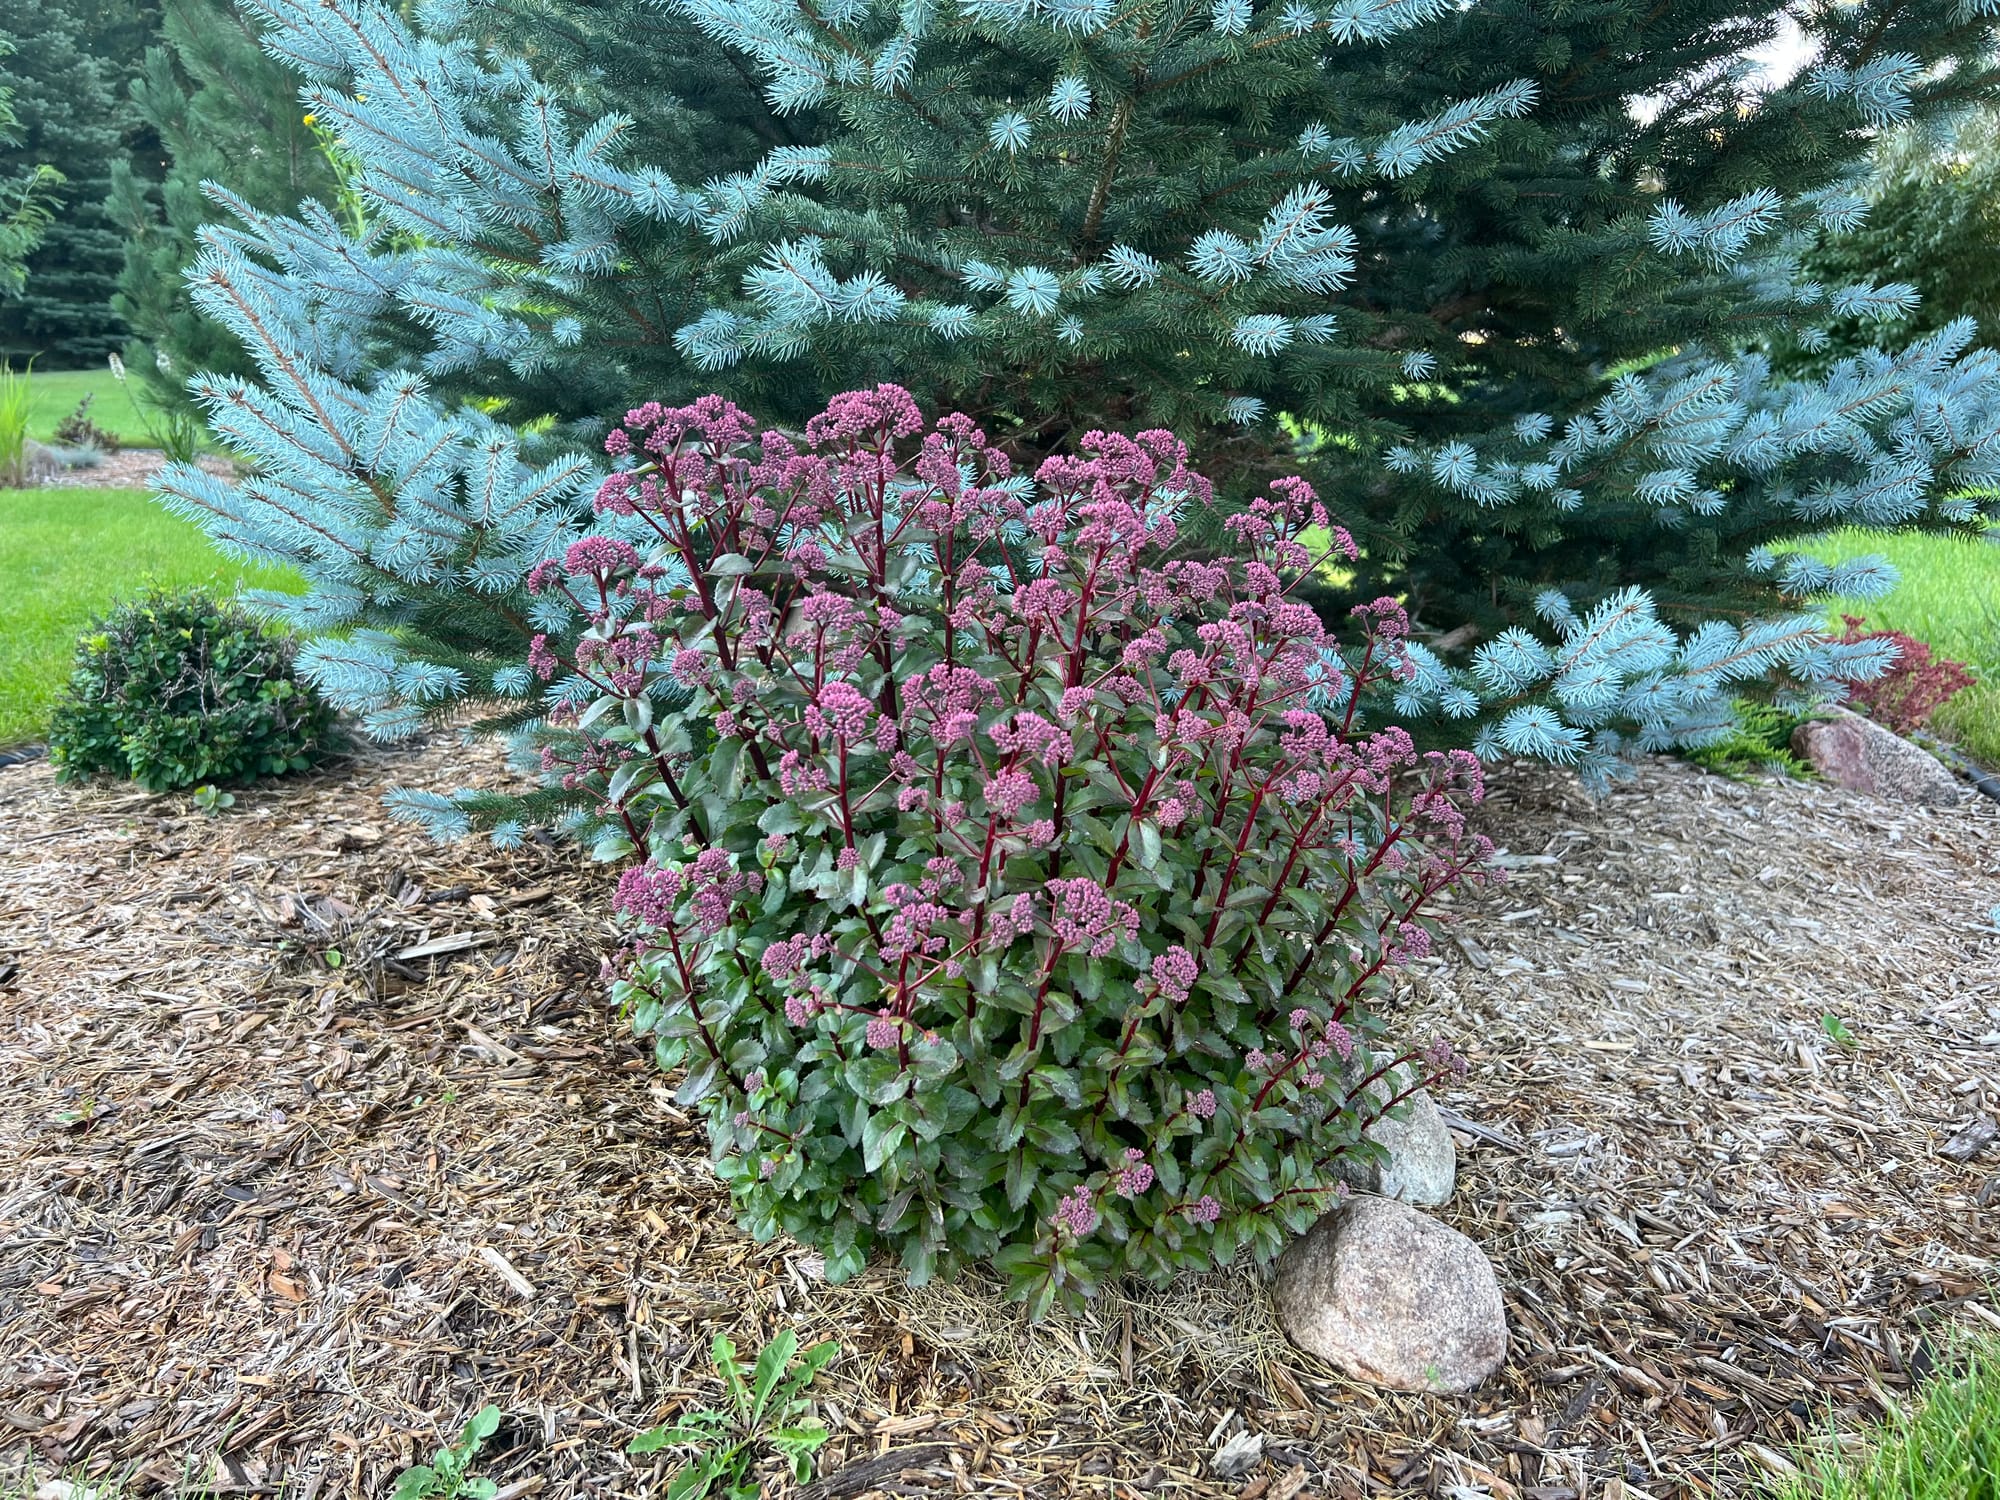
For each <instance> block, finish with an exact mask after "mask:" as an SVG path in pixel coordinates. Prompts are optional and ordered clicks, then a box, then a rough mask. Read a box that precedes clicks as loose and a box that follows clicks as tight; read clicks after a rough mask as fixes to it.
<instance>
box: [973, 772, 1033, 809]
mask: <svg viewBox="0 0 2000 1500" xmlns="http://www.w3.org/2000/svg"><path fill="white" fill-rule="evenodd" d="M1039 791H1040V788H1038V787H1037V786H1036V785H1035V778H1034V777H1032V776H1030V775H1029V774H1028V773H1027V772H1026V771H1021V770H1012V771H1002V772H1001V773H1000V774H999V775H998V776H995V777H994V778H993V779H992V780H991V781H989V782H987V783H986V805H987V806H988V807H989V808H991V809H992V810H993V812H994V813H995V814H996V815H997V816H999V817H1002V818H1012V817H1013V816H1014V815H1015V814H1016V813H1018V812H1020V810H1021V809H1022V808H1024V807H1026V806H1027V805H1028V804H1029V803H1030V802H1033V801H1034V800H1035V797H1036V795H1037V794H1038V793H1039Z"/></svg>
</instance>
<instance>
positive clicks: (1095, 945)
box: [531, 386, 1489, 1313]
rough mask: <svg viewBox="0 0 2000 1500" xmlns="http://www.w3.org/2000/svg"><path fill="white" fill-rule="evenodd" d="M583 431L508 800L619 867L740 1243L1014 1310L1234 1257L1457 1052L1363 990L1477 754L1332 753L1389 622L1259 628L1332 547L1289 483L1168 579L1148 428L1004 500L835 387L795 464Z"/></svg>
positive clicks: (761, 442)
mask: <svg viewBox="0 0 2000 1500" xmlns="http://www.w3.org/2000/svg"><path fill="white" fill-rule="evenodd" d="M607 446H608V447H609V448H610V450H611V452H612V453H613V454H614V455H618V456H620V457H621V459H626V460H628V461H632V462H631V466H630V467H629V468H628V469H627V470H626V471H624V472H620V473H617V474H614V475H613V476H612V477H611V478H610V480H609V481H608V482H606V483H605V485H604V486H603V488H602V490H601V491H600V492H599V494H598V496H597V500H596V508H597V511H598V512H599V514H600V517H601V520H602V521H603V522H604V523H605V531H606V533H607V534H604V535H596V536H590V537H586V538H584V539H582V540H580V541H577V542H575V543H574V544H573V545H570V546H569V547H568V548H567V551H566V554H565V555H564V556H563V558H562V559H561V560H560V561H550V562H545V563H543V564H542V565H541V566H539V567H538V568H537V569H535V571H534V573H533V575H532V580H531V584H532V587H533V588H534V589H535V590H536V591H537V593H538V595H539V596H540V597H541V599H542V600H544V601H548V600H551V599H553V600H557V601H561V602H563V603H565V604H566V605H567V606H568V607H570V608H572V609H574V610H575V611H576V612H577V614H578V615H579V616H580V617H581V618H582V620H585V621H587V622H588V628H587V629H586V630H584V632H583V633H582V635H581V637H580V638H578V637H577V636H575V635H571V636H568V637H567V638H566V639H567V640H568V641H570V642H573V643H574V644H564V643H563V640H562V639H559V638H558V637H557V636H556V635H555V634H550V635H545V636H542V637H538V638H537V640H536V642H535V649H534V655H533V658H532V665H533V669H534V670H535V671H536V672H537V673H538V674H539V675H541V676H542V677H543V678H544V679H547V680H550V681H552V682H553V683H554V684H555V686H556V694H557V696H558V698H560V699H564V700H566V701H567V702H568V703H570V704H571V705H572V706H571V707H570V708H568V709H564V710H561V711H559V712H558V713H557V714H556V715H555V716H554V718H555V720H556V721H557V722H556V724H555V727H554V728H553V729H552V730H551V731H550V738H549V740H548V742H547V743H546V745H545V746H544V748H543V751H542V754H543V762H544V770H545V772H546V774H547V775H549V776H551V777H553V778H556V779H558V780H560V781H561V782H563V783H564V784H565V785H567V786H568V787H570V788H571V789H572V790H574V789H578V788H585V787H588V788H594V789H598V795H599V796H601V799H602V800H601V804H600V805H599V807H598V809H597V811H598V814H599V816H601V817H603V818H604V819H605V820H606V824H607V826H608V827H609V828H610V829H612V830H614V831H613V832H612V833H611V834H610V835H609V845H608V847H607V846H606V843H605V841H600V852H603V853H613V852H617V851H618V850H619V849H622V848H625V847H629V848H630V849H632V850H633V851H635V852H637V853H638V854H640V855H642V856H643V861H642V862H640V863H635V864H634V865H633V866H632V867H631V868H629V869H628V870H627V871H626V872H625V874H624V875H623V877H622V878H621V880H620V881H619V886H618V896H617V903H618V907H619V909H620V911H621V912H622V913H623V915H624V916H625V917H626V918H627V919H628V920H629V922H630V923H631V924H632V926H633V927H634V929H635V951H634V956H633V958H632V960H631V963H630V966H629V969H628V971H627V973H626V976H625V977H624V978H623V979H622V980H621V981H620V982H619V984H618V985H617V987H616V994H617V998H618V1000H619V1002H620V1004H621V1005H622V1006H623V1007H624V1009H625V1010H626V1011H627V1013H629V1015H630V1017H631V1020H632V1023H633V1025H634V1026H636V1027H637V1028H638V1030H639V1031H640V1032H642V1033H644V1034H646V1035H648V1036H650V1037H652V1038H654V1039H655V1043H656V1048H657V1053H658V1058H659V1061H660V1063H661V1065H662V1066H663V1067H666V1068H670V1069H672V1068H679V1069H685V1077H684V1080H683V1082H682V1084H681V1087H680V1093H679V1097H680V1098H681V1100H683V1101H684V1102H687V1103H691V1104H697V1105H699V1106H700V1107H701V1108H702V1109H703V1110H704V1111H705V1112H706V1115H707V1119H708V1124H709V1130H710V1139H711V1143H712V1148H713V1155H714V1159H715V1162H716V1165H717V1169H718V1171H719V1172H720V1173H721V1175H722V1177H723V1178H724V1180H725V1181H726V1182H727V1183H728V1184H729V1186H730V1189H731V1191H732V1193H733V1195H734V1198H735V1202H736V1206H737V1209H738V1211H739V1213H740V1215H741V1216H742V1218H743V1220H744V1221H745V1223H746V1224H747V1225H748V1227H749V1228H750V1229H751V1231H752V1232H753V1233H755V1234H756V1235H758V1236H759V1237H768V1236H770V1235H772V1234H774V1233H777V1232H779V1231H783V1232H785V1233H787V1234H790V1235H792V1236H793V1237H795V1238H797V1239H799V1240H801V1241H803V1242H805V1243H807V1244H810V1245H813V1246H815V1247H817V1248H818V1249H819V1250H820V1251H822V1252H823V1253H824V1255H825V1258H826V1266H827V1273H828V1276H829V1277H830V1278H832V1279H842V1278H845V1277H847V1276H849V1275H852V1274H853V1273H854V1272H855V1271H856V1270H858V1269H859V1268H860V1266H861V1265H862V1263H863V1261H864V1260H865V1258H866V1257H867V1256H869V1255H870V1254H871V1253H874V1252H877V1251H886V1252H893V1253H895V1254H896V1255H898V1256H900V1258H901V1260H902V1263H903V1265H904V1267H905V1268H906V1269H907V1271H908V1272H909V1273H910V1275H911V1276H912V1277H913V1278H916V1279H921V1278H925V1277H928V1276H929V1275H931V1274H933V1273H934V1272H938V1271H945V1270H950V1269H952V1268H954V1267H956V1266H958V1265H960V1264H962V1263H964V1262H967V1261H975V1260H980V1261H991V1262H993V1263H994V1264H995V1265H997V1266H998V1267H999V1268H1000V1269H1001V1270H1003V1271H1004V1272H1005V1273H1006V1274H1007V1276H1008V1278H1009V1280H1010V1283H1011V1287H1012V1289H1013V1291H1014V1292H1015V1294H1016V1295H1018V1296H1022V1297H1025V1298H1026V1299H1028V1301H1029V1302H1030V1305H1031V1307H1032V1308H1033V1310H1034V1311H1035V1312H1037V1313H1040V1312H1041V1311H1043V1310H1045V1309H1046V1308H1047V1307H1048V1306H1049V1305H1050V1304H1051V1302H1052V1301H1054V1300H1055V1299H1057V1298H1058V1297H1064V1298H1070V1297H1074V1296H1075V1295H1078V1294H1088V1293H1089V1292H1090V1291H1091V1289H1092V1288H1093V1287H1094V1286H1095V1285H1096V1284H1097V1283H1098V1282H1099V1281H1100V1280H1101V1279H1103V1278H1104V1277H1106V1276H1110V1275H1117V1274H1124V1273H1140V1274H1143V1275H1146V1276H1149V1277H1152V1278H1155V1279H1164V1278H1166V1277H1168V1276H1171V1275H1173V1274H1175V1273H1177V1272H1180V1271H1183V1270H1190V1269H1197V1268H1202V1267H1206V1266H1209V1265H1212V1264H1215V1263H1218V1262H1225V1261H1228V1260H1230V1259H1231V1258H1233V1257H1234V1256H1235V1255H1237V1254H1238V1253H1244V1252H1247V1253H1251V1254H1254V1255H1257V1256H1259V1257H1269V1256H1271V1255H1274V1254H1275V1253H1276V1252H1277V1251H1278V1250H1279V1249H1280V1248H1281V1246H1282V1243H1283V1236H1284V1234H1285V1233H1286V1231H1288V1230H1289V1231H1296V1230H1299V1229H1302V1228H1304V1227H1305V1226H1306V1225H1308V1224H1310V1223H1311V1222H1312V1220H1313V1218H1314V1217H1315V1216H1316V1215H1317V1214H1319V1213H1320V1212H1322V1211H1323V1210H1324V1209H1325V1208H1326V1207H1328V1206H1329V1204H1331V1203H1332V1202H1334V1201H1335V1200H1336V1199H1337V1197H1338V1195H1339V1194H1340V1192H1341V1191H1342V1190H1341V1188H1340V1186H1339V1184H1338V1180H1337V1176H1336V1167H1337V1165H1338V1164H1339V1163H1340V1161H1341V1159H1342V1158H1343V1157H1350V1156H1353V1155H1355V1154H1357V1153H1363V1152H1370V1151H1374V1150H1376V1149H1378V1148H1376V1147H1374V1146H1372V1145H1371V1144H1368V1143H1365V1142H1364V1141H1363V1139H1362V1130H1363V1129H1364V1127H1365V1126H1366V1125H1367V1124H1369V1123H1370V1122H1371V1121H1372V1120H1373V1119H1374V1118H1375V1117H1376V1116H1377V1115H1378V1114H1379V1113H1380V1112H1381V1110H1382V1109H1383V1108H1385V1107H1390V1106H1393V1105H1394V1104H1398V1103H1400V1102H1401V1101H1402V1100H1403V1099H1405V1098H1406V1097H1407V1096H1408V1095H1409V1094H1410V1093H1411V1092H1412V1091H1413V1090H1414V1089H1416V1088H1417V1087H1419V1086H1420V1085H1421V1084H1422V1083H1423V1082H1424V1081H1426V1080H1428V1079H1430V1078H1433V1077H1435V1076H1436V1075H1437V1074H1439V1073H1441V1072H1445V1071H1449V1070H1451V1069H1453V1068H1455V1067H1457V1066H1458V1062H1457V1059H1456V1058H1455V1056H1454V1054H1453V1052H1452V1050H1451V1048H1450V1047H1449V1046H1448V1045H1447V1044H1445V1043H1443V1042H1432V1043H1430V1044H1428V1045H1424V1046H1416V1045H1412V1044H1408V1043H1405V1042H1403V1041H1401V1040H1399V1039H1398V1038H1396V1037H1395V1036H1393V1035H1392V1033H1391V1031H1390V1029H1389V1028H1388V1026H1387V1024H1386V1023H1385V1020H1384V1018H1383V1017H1382V1016H1381V1014H1380V1013H1379V1012H1378V1011H1377V1010H1376V1009H1375V1008H1374V1004H1373V1002H1374V1001H1375V1000H1376V999H1377V998H1378V997H1379V995H1380V993H1381V992H1382V989H1383V977H1384V975H1385V972H1386V971H1387V970H1389V969H1391V968H1393V967H1394V966H1395V965H1397V964H1398V963H1400V962H1402V961H1403V960H1405V959H1407V958H1409V957H1411V956H1413V955H1420V954H1422V953H1424V952H1426V951H1428V947H1429V944H1430V936H1429V933H1428V931H1427V929H1426V928H1425V926H1424V925H1423V917H1424V913H1425V908H1426V907H1427V905H1428V904H1429V903H1430V902H1432V901H1433V900H1434V899H1435V898H1436V896H1437V895H1438V894H1439V893H1440V892H1441V891H1443V890H1444V889H1445V888H1446V887H1447V886H1449V885H1451V884H1453V883H1454V882H1455V881H1457V880H1459V879H1460V878H1462V877H1465V876H1467V875H1474V874H1477V873H1478V872H1479V871H1480V870H1481V867H1482V865H1483V862H1484V859H1485V856H1486V854H1487V853H1488V852H1489V851H1488V846H1487V844H1486V843H1485V841H1484V840H1483V839H1480V838H1478V837H1476V836H1473V835H1471V834H1468V832H1467V831H1466V827H1465V821H1464V815H1463V812H1462V808H1463V806H1464V804H1466V803H1468V802H1473V801H1477V800H1478V798H1479V795H1480V774H1479V767H1478V763H1477V761H1476V760H1475V759H1474V757H1473V756H1472V755H1470V754H1469V753H1467V752H1464V751H1456V752H1452V753H1449V754H1444V753H1432V754H1427V755H1426V754H1419V753H1418V752H1417V751H1416V749H1415V748H1414V746H1413V745H1412V743H1411V740H1410V737H1409V736H1408V735H1407V734H1405V733H1404V732H1403V731H1401V730H1400V729H1394V728H1390V729H1383V730H1379V731H1376V732H1370V733H1364V732H1361V731H1360V730H1359V729H1358V728H1357V727H1356V704H1357V702H1358V701H1359V700H1360V699H1361V698H1362V697H1365V696H1369V695H1370V692H1371V689H1373V688H1375V687H1376V686H1378V685H1381V684H1390V683H1393V682H1394V681H1395V680H1397V679H1399V678H1401V677H1402V676H1403V675H1405V674H1406V673H1407V672H1408V670H1409V666H1408V658H1407V656H1406V654H1405V649H1404V637H1405V631H1406V629H1407V622H1406V620H1405V619H1404V616H1403V613H1402V611H1401V610H1400V609H1399V608H1398V607H1397V606H1396V605H1395V604H1394V603H1393V602H1392V601H1389V600H1379V601H1377V602H1375V603H1374V604H1371V605H1367V606H1364V607H1362V608H1360V609H1357V610H1356V611H1355V625H1356V631H1357V639H1356V641H1355V643H1354V644H1353V645H1352V646H1351V647H1349V648H1348V649H1347V650H1346V651H1343V650H1342V649H1340V648H1339V647H1338V646H1337V645H1336V643H1335V640H1334V638H1333V637H1332V636H1331V635H1330V634H1329V632H1328V631H1327V630H1326V628H1325V627H1324V626H1323V625H1322V624H1321V622H1320V620H1319V618H1318V617H1317V616H1316V615H1315V614H1314V612H1313V611H1312V609H1310V608H1309V607H1307V606H1305V605H1303V604H1301V603H1298V602H1296V601H1295V600H1293V599H1292V598H1291V597H1290V595H1289V589H1290V587H1291V584H1292V582H1293V581H1295V580H1297V579H1298V578H1300V577H1303V576H1306V575H1308V574H1309V573H1310V571H1311V570H1312V568H1313V567H1314V566H1316V565H1317V564H1318V563H1319V562H1320V561H1321V560H1323V559H1322V557H1321V556H1316V555H1315V554H1314V552H1313V551H1312V550H1311V549H1310V548H1309V547H1308V546H1307V545H1306V543H1305V541H1304V540H1303V538H1304V537H1306V536H1308V535H1311V536H1316V537H1319V538H1322V539H1324V540H1323V542H1322V550H1323V551H1339V552H1349V551H1351V546H1352V544H1351V543H1350V542H1349V540H1348V538H1347V536H1346V533H1345V532H1343V531H1341V530H1340V529H1339V528H1337V527H1334V526H1333V525H1332V524H1331V522H1330V521H1329V519H1328V517H1327V514H1326V511H1325V509H1324V508H1323V507H1322V505H1321V504H1320V503H1319V501H1318V500H1317V499H1316V498H1315V497H1314V494H1313V492H1312V490H1311V488H1310V487H1309V486H1307V485H1306V484H1305V483H1304V482H1303V481H1301V480H1298V479H1281V480H1278V481H1277V482H1275V483H1274V484H1272V485H1271V486H1270V488H1269V491H1268V493H1267V494H1266V495H1264V496H1262V497H1260V498H1257V499H1255V500H1253V501H1251V502H1250V503H1249V505H1248V506H1247V507H1246V508H1245V509H1243V510H1242V512H1241V513H1240V514H1235V515H1232V516H1230V517H1229V518H1228V520H1227V522H1226V524H1225V528H1224V532H1225V535H1226V538H1227V549H1226V551H1225V553H1224V554H1223V555H1216V554H1215V551H1214V549H1213V548H1212V547H1211V548H1205V549H1202V552H1201V553H1199V554H1197V553H1194V552H1192V551H1191V550H1190V551H1189V553H1188V555H1180V553H1181V549H1178V548H1177V546H1176V543H1177V540H1178V539H1179V537H1180V535H1181V531H1182V525H1183V521H1182V516H1183V512H1185V511H1186V510H1187V509H1189V508H1190V507H1203V506H1206V505H1207V504H1208V502H1209V499H1210V491H1209V486H1208V484H1207V482H1206V481H1205V480H1204V479H1202V478H1201V477H1200V476H1199V475H1198V474H1196V473H1194V472H1192V471H1191V470H1190V469H1189V467H1188V455H1187V450H1186V448H1185V446H1184V445H1183V444H1182V443H1181V442H1180V441H1179V440H1177V439H1176V438H1175V437H1174V436H1173V435H1172V434H1171V433H1167V432H1162V431H1155V432H1145V433H1141V434H1139V435H1138V436H1137V437H1125V436H1120V435H1117V434H1112V433H1103V432H1093V433H1090V434H1089V435H1088V436H1086V437H1085V438H1084V439H1083V441H1082V443H1081V444H1080V445H1079V449H1078V451H1077V452H1076V453H1074V454H1067V455H1058V456H1055V457H1051V458H1048V459H1046V460H1045V461H1043V462H1042V463H1041V464H1040V466H1039V467H1038V469H1037V470H1036V471H1035V473H1034V474H1033V475H1032V477H1031V476H1028V475H1024V474H1016V473H1015V472H1013V470H1012V468H1011V466H1010V464H1009V461H1008V458H1007V456H1006V455H1005V454H1004V453H1002V452H1000V451H999V450H998V449H996V448H994V447H991V446H989V445H988V443H987V441H986V439H985V437H984V435H983V434H982V433H981V432H980V431H979V429H978V428H976V427H975V426H974V425H973V423H972V422H971V421H970V420H969V419H967V418H965V417H963V416H956V415H954V416H947V417H945V418H943V419H941V420H939V421H938V422H937V423H936V424H935V425H933V426H932V427H931V428H930V429H929V430H928V431H926V430H925V429H924V424H923V420H922V418H921V416H920V415H919V413H918V411H917V408H916V406H915V404H914V403H913V401H912V400H911V398H910V397H909V396H908V395H907V393H905V392H903V391H902V390H900V389H898V388H897V387H894V386H881V387H878V388H877V389H876V390H874V391H857V392H852V393H849V394H847V395H844V396H841V397H838V398H836V399H835V400H834V402H833V403H832V405H831V406H830V407H829V408H828V409H827V410H826V411H825V412H824V413H823V414H822V415H820V416H818V417H816V418H814V419H813V420H812V421H811V422H810V423H809V424H808V425H807V427H806V430H805V434H804V441H803V443H798V442H795V441H793V440H791V439H789V438H787V437H785V436H782V435H780V434H778V433H775V432H765V433H763V434H762V435H761V436H757V437H753V433H752V428H751V425H750V423H749V421H748V420H747V419H746V418H745V416H744V415H743V413H742V412H740V411H739V410H737V409H736V408H735V407H733V406H730V405H727V404H726V403H724V402H722V401H721V400H720V399H719V398H708V399H705V400H703V401H700V402H697V403H696V404H695V405H693V406H689V407H683V408H679V409H663V408H661V407H660V406H657V405H649V406H645V407H641V408H639V409H637V410H634V411H632V412H630V413H628V414H627V418H626V423H625V425H624V427H622V428H621V429H619V430H618V431H615V432H614V433H613V434H612V435H611V439H610V441H609V443H608V445H607ZM586 696H587V697H588V700H589V701H588V702H587V704H586V703H585V698H586ZM667 705H671V708H670V709H669V708H667V707H666V706H667ZM566 720H567V721H571V723H569V724H565V723H564V722H563V721H566ZM1384 1080H1386V1081H1387V1087H1386V1088H1384V1089H1378V1090H1376V1092H1377V1094H1378V1096H1386V1104H1385V1103H1383V1102H1378V1099H1371V1098H1369V1097H1368V1091H1369V1090H1370V1089H1371V1088H1372V1087H1374V1086H1375V1085H1377V1084H1378V1083H1380V1082H1382V1081H1384Z"/></svg>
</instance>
